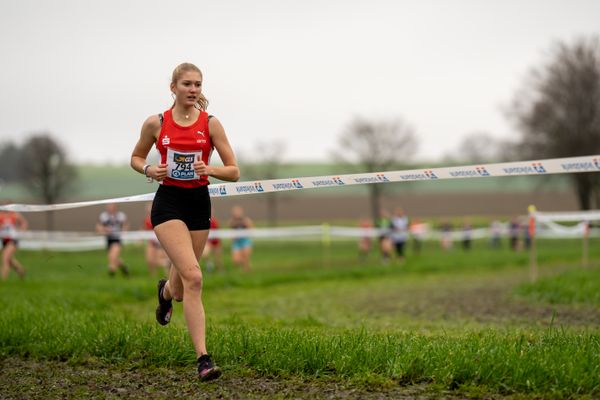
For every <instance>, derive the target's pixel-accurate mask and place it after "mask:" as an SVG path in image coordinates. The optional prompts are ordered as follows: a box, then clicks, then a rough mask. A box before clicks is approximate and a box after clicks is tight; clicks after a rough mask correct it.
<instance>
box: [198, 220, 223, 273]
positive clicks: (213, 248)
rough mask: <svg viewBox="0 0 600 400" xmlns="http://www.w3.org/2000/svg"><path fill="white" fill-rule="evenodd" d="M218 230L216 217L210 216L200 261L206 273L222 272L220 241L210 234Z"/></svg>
mask: <svg viewBox="0 0 600 400" xmlns="http://www.w3.org/2000/svg"><path fill="white" fill-rule="evenodd" d="M218 230H219V221H218V220H217V217H215V216H214V215H212V216H211V217H210V233H211V235H209V237H208V240H207V241H206V246H204V251H203V252H202V260H204V264H205V265H206V269H207V270H208V271H213V270H214V269H215V268H216V269H217V271H219V272H223V271H224V268H223V257H222V254H223V248H222V246H221V239H220V238H218V237H213V236H212V234H213V233H215V232H216V231H218Z"/></svg>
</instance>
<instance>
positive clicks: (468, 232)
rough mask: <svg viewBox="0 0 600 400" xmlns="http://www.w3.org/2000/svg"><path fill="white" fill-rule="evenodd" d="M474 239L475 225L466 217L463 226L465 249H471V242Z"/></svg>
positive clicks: (463, 245) (463, 244)
mask: <svg viewBox="0 0 600 400" xmlns="http://www.w3.org/2000/svg"><path fill="white" fill-rule="evenodd" d="M472 240H473V225H471V221H470V220H469V218H465V221H464V223H463V227H462V248H463V250H464V251H469V250H471V242H472Z"/></svg>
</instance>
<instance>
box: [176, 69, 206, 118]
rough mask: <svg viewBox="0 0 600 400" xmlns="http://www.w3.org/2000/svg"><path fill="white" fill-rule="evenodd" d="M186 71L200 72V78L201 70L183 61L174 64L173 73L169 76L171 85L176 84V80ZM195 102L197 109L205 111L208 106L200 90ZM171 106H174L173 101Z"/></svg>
mask: <svg viewBox="0 0 600 400" xmlns="http://www.w3.org/2000/svg"><path fill="white" fill-rule="evenodd" d="M187 71H195V72H198V73H199V74H200V78H202V71H200V68H198V67H196V66H195V65H194V64H192V63H183V64H179V65H178V66H176V67H175V69H174V70H173V75H172V76H171V85H172V86H175V85H177V81H178V80H179V79H180V78H181V75H183V73H184V72H187ZM196 104H197V108H198V109H199V110H202V111H206V108H207V107H208V99H207V98H206V97H204V94H202V92H200V97H199V99H198V102H197V103H196ZM173 107H175V102H173V105H172V106H171V108H173Z"/></svg>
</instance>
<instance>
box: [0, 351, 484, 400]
mask: <svg viewBox="0 0 600 400" xmlns="http://www.w3.org/2000/svg"><path fill="white" fill-rule="evenodd" d="M1 366H2V367H1V368H0V397H1V398H2V399H4V400H12V399H19V400H21V399H401V400H402V399H430V398H436V399H458V398H464V397H462V396H460V397H459V396H455V395H453V394H451V393H443V392H439V391H436V392H433V391H432V390H431V389H430V388H428V387H427V386H412V387H400V386H395V387H381V388H372V389H365V388H358V387H351V386H348V385H345V384H342V383H336V382H324V381H302V380H298V379H283V378H264V377H247V376H240V375H236V374H233V373H230V372H228V371H225V373H224V375H223V376H222V377H221V378H220V379H218V380H216V381H213V382H210V383H199V382H198V380H197V378H196V374H195V373H194V369H193V367H191V368H185V369H184V368H181V367H178V368H170V369H167V368H152V369H130V370H127V369H123V367H122V366H121V367H120V368H119V367H115V366H110V365H104V364H93V365H77V366H73V365H70V364H69V363H65V362H58V361H33V360H22V359H20V358H14V357H13V358H8V359H4V360H2V361H1ZM490 398H492V397H490Z"/></svg>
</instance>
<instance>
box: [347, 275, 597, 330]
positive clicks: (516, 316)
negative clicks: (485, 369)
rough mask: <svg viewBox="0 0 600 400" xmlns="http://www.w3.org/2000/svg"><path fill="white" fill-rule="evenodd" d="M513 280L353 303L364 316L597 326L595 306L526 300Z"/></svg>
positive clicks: (448, 285) (445, 285)
mask: <svg viewBox="0 0 600 400" xmlns="http://www.w3.org/2000/svg"><path fill="white" fill-rule="evenodd" d="M520 282H522V280H519V279H518V278H515V277H508V278H507V277H497V276H494V277H493V278H492V277H490V278H486V279H481V278H477V279H473V280H469V279H466V280H464V281H461V282H441V283H440V284H439V285H427V286H421V285H419V287H414V288H402V290H397V291H393V292H390V291H384V292H381V291H378V292H372V293H369V294H368V295H366V296H364V297H361V298H358V299H356V300H355V301H356V303H355V306H356V309H357V310H360V311H361V312H363V313H366V314H369V315H377V314H380V315H388V316H389V315H405V316H409V317H411V318H417V319H426V320H436V319H437V320H448V321H451V320H464V321H473V322H476V323H490V324H504V323H510V324H516V325H523V326H534V325H537V326H540V325H541V326H550V325H554V326H561V325H563V326H576V327H600V308H598V307H593V306H583V305H555V304H547V303H538V302H530V301H527V300H526V299H523V298H520V297H518V296H516V295H514V294H513V290H514V288H515V287H516V286H517V285H518V284H520Z"/></svg>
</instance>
